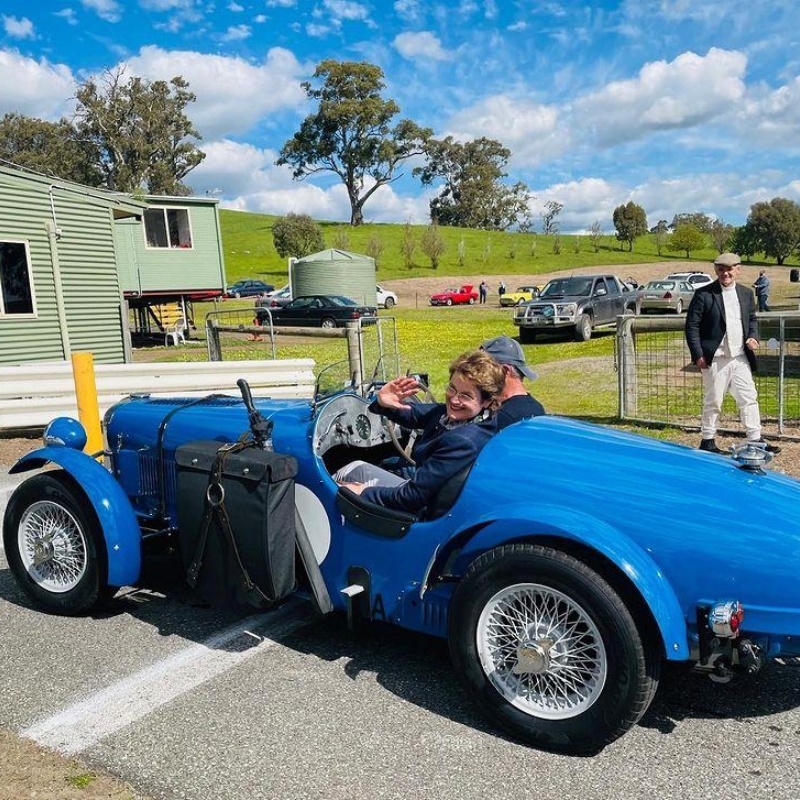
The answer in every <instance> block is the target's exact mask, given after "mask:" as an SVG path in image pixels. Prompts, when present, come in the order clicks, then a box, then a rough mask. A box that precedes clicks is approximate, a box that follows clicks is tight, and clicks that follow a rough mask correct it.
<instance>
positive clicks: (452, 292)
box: [431, 283, 478, 306]
mask: <svg viewBox="0 0 800 800" xmlns="http://www.w3.org/2000/svg"><path fill="white" fill-rule="evenodd" d="M477 301H478V293H477V292H476V291H473V288H472V284H471V283H467V284H464V285H463V286H459V287H458V289H445V290H444V291H443V292H439V293H438V294H432V295H431V305H432V306H454V305H457V304H458V303H469V304H470V305H473V304H474V303H476V302H477Z"/></svg>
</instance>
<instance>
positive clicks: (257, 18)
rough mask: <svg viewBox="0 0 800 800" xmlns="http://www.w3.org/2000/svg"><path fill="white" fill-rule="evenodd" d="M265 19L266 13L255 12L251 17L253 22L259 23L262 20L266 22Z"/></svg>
mask: <svg viewBox="0 0 800 800" xmlns="http://www.w3.org/2000/svg"><path fill="white" fill-rule="evenodd" d="M267 19H268V17H267V15H266V14H256V16H254V17H253V22H257V23H258V24H259V25H261V24H262V23H263V22H266V21H267Z"/></svg>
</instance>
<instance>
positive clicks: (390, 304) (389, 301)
mask: <svg viewBox="0 0 800 800" xmlns="http://www.w3.org/2000/svg"><path fill="white" fill-rule="evenodd" d="M383 307H384V308H385V309H386V310H387V311H388V310H389V309H390V308H393V307H394V300H392V298H391V297H387V298H386V302H385V303H384V304H383Z"/></svg>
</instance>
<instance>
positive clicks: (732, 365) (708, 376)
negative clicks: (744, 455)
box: [686, 253, 780, 453]
mask: <svg viewBox="0 0 800 800" xmlns="http://www.w3.org/2000/svg"><path fill="white" fill-rule="evenodd" d="M740 263H741V260H740V258H739V256H737V255H736V254H735V253H722V254H721V255H719V256H717V259H716V260H715V261H714V270H715V272H716V273H717V280H716V281H714V282H713V283H709V284H707V285H706V286H702V287H700V288H699V289H697V291H695V293H694V297H693V298H692V302H691V303H690V304H689V311H688V312H687V314H686V342H687V344H688V345H689V352H690V353H691V356H692V362H693V363H694V364H697V366H698V367H700V374H701V375H702V377H703V413H702V417H701V420H700V435H701V437H702V438H701V441H700V449H701V450H706V451H708V452H710V453H720V452H722V451H721V450H720V449H719V448H718V447H717V445H716V443H715V442H714V436H715V435H716V432H717V424H718V423H719V415H720V409H721V408H722V401H723V399H724V397H725V393H726V392H730V393H731V395H732V396H733V399H734V400H735V401H736V405H737V407H738V408H739V416H740V418H741V420H742V425H743V426H744V429H745V433H746V436H747V440H748V441H750V442H758V443H760V444H762V445H763V446H764V447H765V449H766V450H767V451H768V452H770V453H777V452H779V451H780V448H778V447H774V446H773V445H769V444H766V443H765V442H763V440H762V439H761V412H760V411H759V408H758V393H757V391H756V385H755V382H754V381H753V372H754V371H755V369H756V356H755V350H756V349H757V348H758V332H757V330H756V311H755V298H754V297H753V292H752V291H751V290H750V289H747V288H746V287H744V286H738V285H737V283H736V277H737V275H738V274H739V264H740Z"/></svg>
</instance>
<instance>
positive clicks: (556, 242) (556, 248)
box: [553, 231, 561, 256]
mask: <svg viewBox="0 0 800 800" xmlns="http://www.w3.org/2000/svg"><path fill="white" fill-rule="evenodd" d="M553 255H556V256H558V255H561V234H560V233H559V232H558V231H556V232H555V233H554V234H553Z"/></svg>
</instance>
